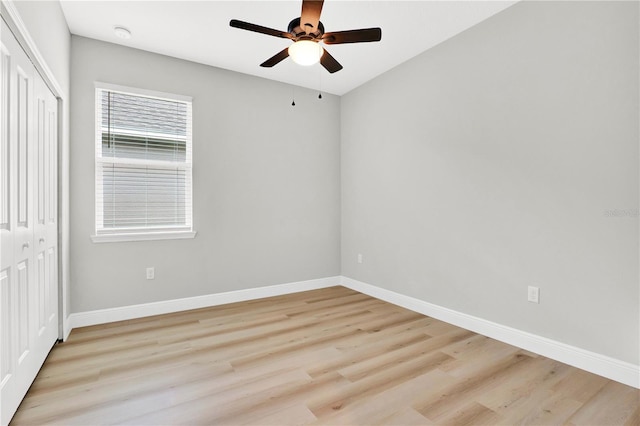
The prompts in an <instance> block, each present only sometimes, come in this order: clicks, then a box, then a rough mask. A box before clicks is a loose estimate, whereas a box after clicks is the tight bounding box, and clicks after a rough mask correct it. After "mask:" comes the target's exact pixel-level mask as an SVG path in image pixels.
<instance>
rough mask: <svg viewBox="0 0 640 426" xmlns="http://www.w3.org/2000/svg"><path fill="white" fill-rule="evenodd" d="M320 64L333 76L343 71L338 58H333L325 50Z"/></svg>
mask: <svg viewBox="0 0 640 426" xmlns="http://www.w3.org/2000/svg"><path fill="white" fill-rule="evenodd" d="M320 64H321V65H322V66H323V67H324V68H325V69H326V70H327V71H329V72H330V73H331V74H333V73H334V72H337V71H340V70H341V69H342V65H340V62H338V61H336V58H334V57H333V56H331V55H330V54H329V52H327V49H324V53H323V54H322V56H321V57H320Z"/></svg>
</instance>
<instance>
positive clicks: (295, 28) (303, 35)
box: [287, 18, 324, 41]
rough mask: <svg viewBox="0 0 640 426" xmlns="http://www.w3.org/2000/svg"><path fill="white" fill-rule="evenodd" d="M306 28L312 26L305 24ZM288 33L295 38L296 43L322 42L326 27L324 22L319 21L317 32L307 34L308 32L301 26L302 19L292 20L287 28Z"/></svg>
mask: <svg viewBox="0 0 640 426" xmlns="http://www.w3.org/2000/svg"><path fill="white" fill-rule="evenodd" d="M304 25H305V26H306V27H311V26H312V25H311V24H304ZM287 32H288V33H289V34H291V35H292V36H293V40H294V41H300V40H312V41H320V40H322V36H323V35H324V25H322V22H320V21H318V28H316V30H315V31H312V32H310V33H307V31H306V30H305V29H304V28H303V27H302V25H300V18H295V19H292V20H291V22H289V26H288V28H287Z"/></svg>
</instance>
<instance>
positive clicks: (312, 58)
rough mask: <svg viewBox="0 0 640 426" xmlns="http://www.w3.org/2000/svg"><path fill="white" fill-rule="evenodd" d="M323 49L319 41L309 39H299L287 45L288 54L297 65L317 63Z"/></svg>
mask: <svg viewBox="0 0 640 426" xmlns="http://www.w3.org/2000/svg"><path fill="white" fill-rule="evenodd" d="M323 53H324V49H323V48H322V46H320V43H318V42H315V41H311V40H300V41H296V42H295V43H293V44H292V45H291V46H289V56H291V59H293V62H295V63H296V64H298V65H304V66H309V65H313V64H317V63H318V61H319V60H320V58H321V57H322V54H323Z"/></svg>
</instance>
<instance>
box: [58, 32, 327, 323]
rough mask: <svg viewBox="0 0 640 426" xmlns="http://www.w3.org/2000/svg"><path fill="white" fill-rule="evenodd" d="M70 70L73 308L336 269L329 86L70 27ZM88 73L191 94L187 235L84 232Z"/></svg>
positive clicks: (88, 205) (90, 101)
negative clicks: (74, 32) (151, 274)
mask: <svg viewBox="0 0 640 426" xmlns="http://www.w3.org/2000/svg"><path fill="white" fill-rule="evenodd" d="M71 79H72V81H73V87H72V92H71V100H72V111H71V112H72V114H73V115H72V116H73V120H72V123H71V124H72V127H71V194H72V198H71V223H72V228H71V257H72V265H71V266H72V269H71V276H72V283H73V285H72V295H71V300H72V312H83V311H90V310H94V309H101V308H111V307H118V306H126V305H132V304H138V303H146V302H153V301H160V300H168V299H176V298H182V297H190V296H197V295H203V294H211V293H220V292H225V291H231V290H238V289H245V288H252V287H260V286H266V285H272V284H281V283H287V282H293V281H300V280H308V279H314V278H322V277H328V276H335V275H338V274H339V273H340V157H339V156H340V146H339V142H340V126H339V120H340V101H339V98H338V97H336V96H331V95H325V96H324V97H323V99H322V100H318V99H317V93H316V92H313V91H308V90H303V89H296V104H297V106H296V107H292V106H291V105H290V104H291V94H292V87H291V86H288V85H285V84H281V83H276V82H272V81H267V80H264V79H259V78H255V77H251V76H247V75H243V74H239V73H234V72H230V71H225V70H221V69H216V68H212V67H208V66H204V65H199V64H195V63H191V62H187V61H183V60H179V59H174V58H169V57H166V56H161V55H157V54H153V53H148V52H143V51H140V50H135V49H130V48H127V47H122V46H118V45H115V44H109V43H104V42H99V41H95V40H91V39H87V38H82V37H77V36H72V41H71ZM94 81H101V82H107V83H113V84H120V85H125V86H132V87H140V88H144V89H149V90H156V91H162V92H169V93H176V94H181V95H187V96H192V97H193V141H194V142H193V153H194V163H193V177H194V179H193V182H194V186H193V204H194V212H193V213H194V227H195V230H196V231H197V232H198V235H197V237H196V238H195V239H190V240H173V241H149V242H124V243H100V244H95V243H92V242H91V240H90V235H91V234H92V233H94V181H93V176H94ZM147 266H155V268H156V271H155V272H156V273H155V275H156V277H155V280H146V279H145V268H146V267H147Z"/></svg>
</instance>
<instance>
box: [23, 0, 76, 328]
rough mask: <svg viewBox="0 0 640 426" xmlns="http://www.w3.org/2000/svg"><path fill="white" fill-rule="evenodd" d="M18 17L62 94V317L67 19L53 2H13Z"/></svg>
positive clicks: (66, 295)
mask: <svg viewBox="0 0 640 426" xmlns="http://www.w3.org/2000/svg"><path fill="white" fill-rule="evenodd" d="M13 4H14V5H15V7H16V9H17V10H18V14H19V15H20V18H21V19H22V21H23V22H24V25H25V27H26V28H27V31H28V32H29V35H30V36H31V38H32V39H33V41H34V42H35V44H36V46H37V47H38V51H39V52H40V54H42V57H43V58H44V60H45V62H46V64H47V66H48V67H49V69H50V70H51V72H52V73H53V75H54V78H55V79H56V82H57V83H58V84H59V85H60V89H61V90H62V93H58V94H57V95H59V96H60V97H61V98H62V128H61V140H60V141H59V142H60V146H59V149H60V152H59V156H60V162H59V169H60V194H59V195H60V205H59V207H60V209H61V212H62V215H61V217H60V221H61V224H60V226H61V239H60V243H61V244H62V245H61V262H62V266H63V267H62V269H61V271H62V275H61V281H62V282H61V284H62V285H61V289H62V297H63V299H64V302H63V304H62V305H63V306H62V309H63V316H64V317H65V318H67V317H68V316H69V314H70V313H71V312H70V306H71V299H70V282H69V240H68V238H69V221H68V215H69V211H68V209H69V191H68V188H69V185H68V184H69V175H68V170H69V90H70V64H69V62H70V60H71V59H70V58H71V34H70V33H69V28H68V27H67V21H66V19H65V17H64V14H63V13H62V9H61V7H60V3H59V2H57V1H14V2H13Z"/></svg>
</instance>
